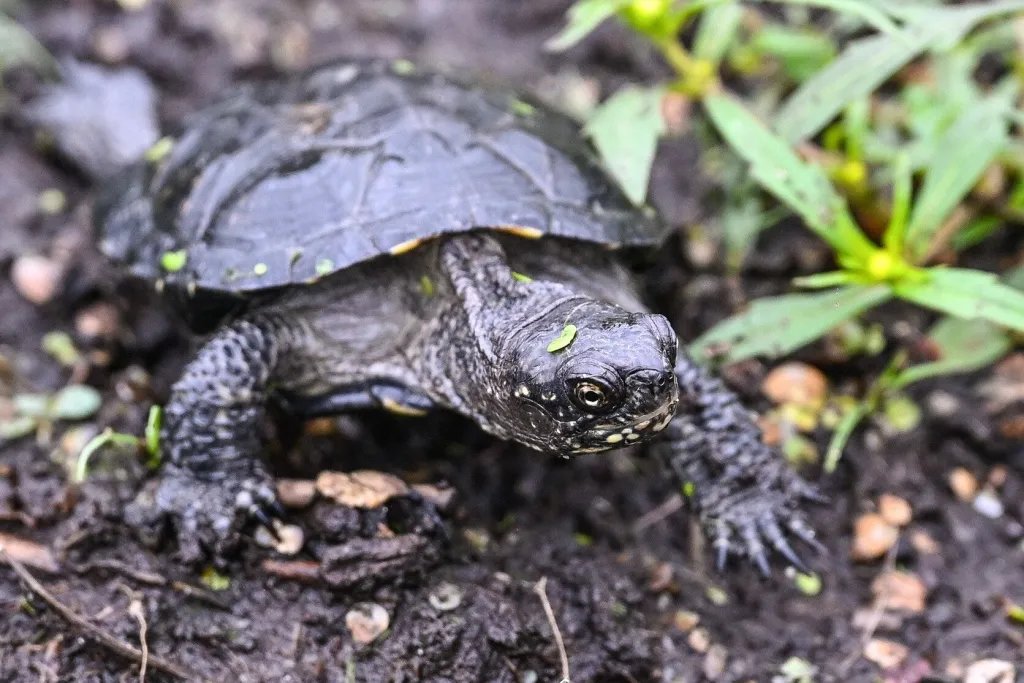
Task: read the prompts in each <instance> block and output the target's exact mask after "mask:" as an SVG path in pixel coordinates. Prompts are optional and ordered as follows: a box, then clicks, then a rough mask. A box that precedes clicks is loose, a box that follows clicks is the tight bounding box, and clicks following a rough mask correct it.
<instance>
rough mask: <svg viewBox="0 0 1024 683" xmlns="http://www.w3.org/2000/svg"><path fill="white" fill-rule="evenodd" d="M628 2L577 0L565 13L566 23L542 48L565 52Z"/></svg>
mask: <svg viewBox="0 0 1024 683" xmlns="http://www.w3.org/2000/svg"><path fill="white" fill-rule="evenodd" d="M629 2H630V0H579V1H578V2H576V3H573V5H572V7H570V8H569V11H568V12H567V16H568V21H567V23H566V25H565V28H563V29H562V30H561V31H560V32H559V33H558V35H556V36H555V37H554V38H551V39H550V40H549V41H548V42H547V43H545V44H544V47H545V48H547V49H548V50H553V51H556V52H557V51H561V50H566V49H568V48H570V47H572V46H573V45H575V44H576V43H578V42H580V41H581V40H583V39H584V38H586V37H587V36H588V35H590V33H591V32H592V31H593V30H594V29H596V28H597V27H598V26H600V25H601V24H602V23H604V22H605V20H607V19H610V18H612V17H613V16H614V15H615V13H616V12H618V11H619V10H620V9H622V8H623V7H625V6H626V5H628V4H629Z"/></svg>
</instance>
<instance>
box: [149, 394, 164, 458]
mask: <svg viewBox="0 0 1024 683" xmlns="http://www.w3.org/2000/svg"><path fill="white" fill-rule="evenodd" d="M163 417H164V411H163V408H161V407H160V406H156V405H155V406H151V407H150V409H149V415H147V416H146V431H145V432H144V436H145V439H146V452H148V453H149V455H150V457H154V458H155V457H158V456H159V455H160V427H161V425H162V424H163Z"/></svg>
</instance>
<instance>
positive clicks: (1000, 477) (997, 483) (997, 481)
mask: <svg viewBox="0 0 1024 683" xmlns="http://www.w3.org/2000/svg"><path fill="white" fill-rule="evenodd" d="M1008 474H1009V473H1008V471H1007V469H1006V465H996V466H995V467H993V468H992V469H991V470H990V471H989V473H988V483H989V485H991V486H994V487H995V488H997V489H998V488H1001V487H1002V486H1003V484H1005V483H1006V477H1007V475H1008Z"/></svg>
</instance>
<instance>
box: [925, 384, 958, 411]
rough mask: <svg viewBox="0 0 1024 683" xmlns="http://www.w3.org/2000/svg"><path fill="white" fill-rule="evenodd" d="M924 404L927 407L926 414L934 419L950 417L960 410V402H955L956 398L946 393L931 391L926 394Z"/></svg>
mask: <svg viewBox="0 0 1024 683" xmlns="http://www.w3.org/2000/svg"><path fill="white" fill-rule="evenodd" d="M925 403H926V405H927V407H928V412H930V413H931V414H932V415H934V416H935V417H950V416H952V415H955V414H956V413H957V412H958V411H959V410H960V401H958V400H957V398H956V396H954V395H953V394H951V393H949V392H947V391H941V390H939V391H933V392H932V393H930V394H928V398H927V399H925Z"/></svg>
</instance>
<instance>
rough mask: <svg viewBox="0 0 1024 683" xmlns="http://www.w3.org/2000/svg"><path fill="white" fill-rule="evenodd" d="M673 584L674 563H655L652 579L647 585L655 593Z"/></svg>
mask: <svg viewBox="0 0 1024 683" xmlns="http://www.w3.org/2000/svg"><path fill="white" fill-rule="evenodd" d="M671 585H672V565H671V564H669V563H668V562H659V563H658V564H656V565H654V568H653V569H652V570H651V576H650V579H648V581H647V587H648V588H649V589H650V590H651V591H653V592H655V593H660V592H661V591H663V590H665V589H666V588H668V587H669V586H671Z"/></svg>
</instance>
